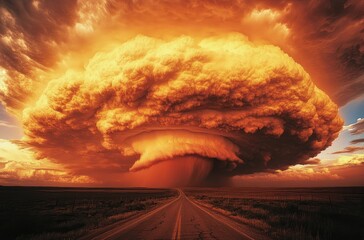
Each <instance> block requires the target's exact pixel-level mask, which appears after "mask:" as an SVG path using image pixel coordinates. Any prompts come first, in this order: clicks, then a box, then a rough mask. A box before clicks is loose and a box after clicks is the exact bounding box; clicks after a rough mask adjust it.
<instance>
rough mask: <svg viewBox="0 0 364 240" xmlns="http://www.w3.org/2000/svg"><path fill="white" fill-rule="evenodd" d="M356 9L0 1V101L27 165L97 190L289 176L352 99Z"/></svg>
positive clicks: (331, 134) (333, 129)
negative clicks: (17, 129)
mask: <svg viewBox="0 0 364 240" xmlns="http://www.w3.org/2000/svg"><path fill="white" fill-rule="evenodd" d="M362 6H363V4H362V2H361V1H344V2H343V3H336V1H333V2H331V1H312V2H310V3H300V2H296V1H292V2H286V1H275V2H274V3H272V1H257V2H249V1H221V2H216V1H194V0H190V1H175V2H174V3H173V4H172V3H170V2H165V1H121V2H120V1H112V0H109V1H107V0H105V1H100V2H98V3H97V4H94V3H92V4H91V3H89V2H86V1H78V2H76V1H69V2H68V1H67V2H66V1H62V2H50V1H27V2H25V1H3V2H1V3H0V12H1V14H0V18H1V21H2V25H1V27H0V35H1V39H0V44H1V48H0V59H1V64H0V100H1V102H2V104H3V105H4V106H5V107H6V109H7V111H8V112H11V113H13V114H14V115H15V116H17V118H18V119H19V120H20V121H21V122H22V124H23V128H24V134H25V136H24V138H23V139H22V141H23V143H26V144H28V145H29V146H31V147H32V149H33V151H34V152H35V153H36V155H37V158H40V159H44V158H46V159H49V160H51V161H53V162H54V163H56V164H60V165H62V166H64V167H65V168H66V169H68V171H69V172H70V173H72V174H74V175H80V176H90V177H92V179H96V180H97V181H103V182H105V183H111V182H119V183H123V182H124V183H125V182H127V181H131V180H130V179H134V180H135V181H139V183H140V182H142V183H143V184H146V183H145V179H152V178H155V177H150V178H148V177H147V175H148V174H150V176H156V175H158V173H161V172H163V174H164V175H165V176H168V177H165V178H168V179H169V178H171V177H173V175H178V174H173V173H176V172H178V170H179V169H184V171H185V172H187V174H185V176H189V177H188V178H187V179H185V176H182V175H181V178H183V179H182V180H181V181H173V184H184V183H186V182H190V181H191V179H192V182H198V181H199V180H202V179H204V178H208V179H220V178H224V177H226V176H227V177H229V176H234V175H241V174H247V173H254V172H261V171H272V170H275V169H281V170H283V169H287V168H288V167H289V166H292V165H295V164H298V163H300V164H304V163H306V162H307V161H308V162H309V161H310V160H309V159H311V158H312V157H314V156H316V155H317V154H318V153H320V152H321V151H322V150H323V149H325V148H327V147H328V146H330V145H331V143H332V141H333V140H334V139H335V138H336V137H337V135H338V132H339V131H340V130H341V128H342V120H341V119H340V117H339V116H338V109H337V105H336V104H335V103H334V101H336V103H338V104H339V105H344V104H346V103H347V102H348V101H350V100H352V99H354V98H356V97H358V96H360V95H361V94H362V93H363V91H362V90H361V89H363V87H364V85H363V81H362V76H363V73H364V69H363V67H362V66H363V64H362V63H363V49H362V48H363V41H362V39H363V31H362V23H363V12H362V11H363V9H364V8H363V7H362ZM348 26H350V27H348ZM338 66H340V67H338ZM316 85H318V86H319V87H320V88H322V89H324V90H325V91H326V92H327V94H326V93H324V92H323V91H321V90H320V89H319V88H318V87H316ZM329 96H330V97H331V98H332V99H334V101H332V100H331V99H330V97H329ZM181 163H185V164H186V165H188V166H196V167H186V166H183V164H181ZM158 168H159V169H160V170H159V171H156V169H158ZM153 169H154V170H153ZM170 176H171V177H170ZM141 178H143V179H144V180H143V181H141ZM161 178H163V177H161ZM134 180H133V181H134ZM151 181H152V180H151ZM163 181H167V180H163Z"/></svg>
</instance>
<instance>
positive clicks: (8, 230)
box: [0, 187, 176, 240]
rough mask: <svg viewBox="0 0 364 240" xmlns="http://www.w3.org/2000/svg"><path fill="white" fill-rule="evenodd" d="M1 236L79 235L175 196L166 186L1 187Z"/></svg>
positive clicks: (41, 236) (67, 236)
mask: <svg viewBox="0 0 364 240" xmlns="http://www.w3.org/2000/svg"><path fill="white" fill-rule="evenodd" d="M0 196H1V197H0V239H7V240H10V239H19V240H22V239H24V240H25V239H26V240H28V239H33V240H43V239H55V240H57V239H77V238H78V237H80V236H82V235H85V233H87V232H89V231H91V230H94V229H97V228H99V227H103V226H106V225H109V224H112V223H114V222H116V221H120V220H123V219H126V218H127V217H130V216H131V215H133V214H136V213H138V212H140V211H145V210H148V209H150V208H152V207H154V206H156V205H157V204H160V203H162V202H164V201H166V200H168V199H170V198H171V197H173V196H176V192H175V191H172V190H166V189H72V188H14V187H0Z"/></svg>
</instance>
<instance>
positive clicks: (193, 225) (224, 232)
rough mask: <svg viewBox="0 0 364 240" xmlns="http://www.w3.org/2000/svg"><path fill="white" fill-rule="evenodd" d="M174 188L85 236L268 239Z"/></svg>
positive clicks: (102, 239)
mask: <svg viewBox="0 0 364 240" xmlns="http://www.w3.org/2000/svg"><path fill="white" fill-rule="evenodd" d="M178 191H179V196H178V197H177V198H176V199H173V200H172V201H169V202H167V203H165V204H164V205H162V206H160V207H158V208H156V209H154V210H152V211H150V212H147V213H146V214H144V215H140V216H138V217H137V218H134V219H132V220H130V221H127V222H123V223H120V224H116V225H113V228H111V229H107V230H105V231H102V232H98V233H96V234H95V233H94V234H93V235H92V236H88V237H87V239H93V240H106V239H108V240H114V239H115V240H116V239H130V240H137V239H172V240H177V239H186V240H188V239H222V240H234V239H240V240H258V239H269V238H267V237H265V236H261V235H258V234H257V233H256V232H254V231H251V230H249V228H248V227H247V226H245V225H242V224H239V223H238V222H236V221H234V220H232V219H230V218H228V217H226V216H223V215H221V214H218V213H216V212H214V211H212V210H210V209H208V208H206V207H205V206H202V205H200V204H199V203H197V202H195V201H193V200H191V199H189V198H188V197H187V196H186V195H185V193H184V192H183V191H182V190H180V189H178Z"/></svg>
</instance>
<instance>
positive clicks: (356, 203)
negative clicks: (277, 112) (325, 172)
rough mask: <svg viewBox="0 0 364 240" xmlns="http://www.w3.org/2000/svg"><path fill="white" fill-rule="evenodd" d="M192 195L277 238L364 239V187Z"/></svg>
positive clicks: (216, 191)
mask: <svg viewBox="0 0 364 240" xmlns="http://www.w3.org/2000/svg"><path fill="white" fill-rule="evenodd" d="M185 192H186V194H187V195H188V196H190V197H192V198H194V199H195V200H197V201H199V202H200V203H202V204H204V205H206V206H209V207H212V208H214V209H215V210H216V211H219V212H221V213H223V214H226V215H230V216H231V217H233V218H235V219H236V220H238V221H240V222H242V223H245V224H247V225H249V226H252V227H254V228H256V229H258V230H260V231H263V232H265V233H266V234H267V235H268V236H270V237H271V238H273V239H292V240H293V239H294V240H304V239H307V240H311V239H312V240H326V239H350V240H355V239H364V188H363V187H360V188H359V187H358V188H215V189H211V188H210V189H209V188H199V189H196V188H193V189H192V188H191V189H185Z"/></svg>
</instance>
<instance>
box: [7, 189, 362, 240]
mask: <svg viewBox="0 0 364 240" xmlns="http://www.w3.org/2000/svg"><path fill="white" fill-rule="evenodd" d="M182 190H183V191H176V190H175V189H148V188H52V187H0V239H9V240H11V239H19V240H23V239H33V240H43V239H52V240H53V239H55V240H57V239H79V238H81V237H83V236H88V234H90V233H93V232H95V233H97V232H98V231H101V232H105V231H104V229H107V228H109V229H113V228H118V227H122V226H123V224H124V223H125V222H128V221H129V220H130V219H133V218H134V217H138V216H144V214H145V213H147V212H150V211H152V209H156V208H159V207H160V206H164V205H167V203H169V202H171V200H172V199H177V198H179V199H180V200H179V201H176V202H175V204H172V205H170V206H169V207H168V208H165V209H166V210H165V211H167V210H168V209H169V210H168V211H167V212H166V213H164V212H163V211H160V214H155V215H154V216H153V217H152V218H149V219H147V220H145V221H144V222H140V224H139V225H136V227H135V229H130V230H129V234H131V235H130V236H132V235H133V234H134V235H135V234H139V233H140V234H141V233H143V231H142V230H143V227H145V228H148V226H149V225H150V224H155V223H158V224H159V222H160V221H162V220H161V219H162V218H163V217H164V218H165V217H166V216H169V215H171V216H169V217H170V218H171V219H170V221H168V223H171V224H172V225H174V223H175V222H176V221H175V220H176V219H174V218H176V217H178V216H177V214H174V213H173V214H172V210H173V209H174V208H176V209H175V210H176V211H177V210H178V208H180V207H181V206H182V207H183V208H182V210H183V211H182V214H181V215H182V220H181V221H180V222H181V223H182V224H181V229H182V230H181V239H182V237H184V236H185V237H187V236H190V235H191V234H190V235H188V234H187V232H188V231H187V230H188V227H189V220H188V219H187V218H188V214H190V215H191V214H192V215H194V214H197V213H199V214H200V215H198V214H197V215H196V216H197V217H198V216H200V217H201V219H200V223H199V224H200V225H201V224H202V225H201V226H203V225H206V224H207V225H208V224H209V221H210V222H211V221H212V220H211V219H209V218H208V217H207V216H205V215H201V214H202V212H201V213H200V212H198V211H200V210H197V209H196V208H192V205H193V204H192V205H191V204H190V202H189V200H187V198H188V199H190V200H191V201H193V202H196V203H199V204H200V205H201V206H203V207H206V209H209V210H211V211H212V212H215V213H216V214H217V215H224V216H225V217H228V218H229V219H232V220H233V221H235V222H237V223H239V224H241V225H245V226H247V227H248V228H250V229H252V230H254V231H256V232H259V233H262V235H265V236H267V237H268V238H270V239H287V240H291V239H292V240H293V239H295V240H296V239H297V240H336V239H353V240H355V239H364V187H345V188H232V187H222V188H184V189H182ZM179 192H180V193H179ZM181 194H182V198H181ZM183 196H185V197H183ZM170 208H171V209H172V208H173V209H172V210H171V209H170ZM196 211H197V212H196ZM169 213H170V214H169ZM168 214H169V215H168ZM159 215H161V216H160V218H161V219H156V218H158V216H159ZM172 215H173V216H172ZM175 215H176V216H175ZM192 215H191V216H192ZM193 218H194V216H193ZM208 220H209V221H208ZM177 222H178V221H177ZM144 225H146V226H144ZM114 226H115V227H114ZM162 227H163V226H162V225H161V226H160V228H158V229H159V230H161V231H162V230H163V231H164V232H167V230H168V231H169V230H171V231H172V230H173V229H164V228H162ZM210 227H212V226H205V228H206V229H209V228H210ZM221 227H223V226H221ZM158 229H157V230H158ZM213 229H214V230H216V229H217V228H216V227H213ZM186 231H187V232H186ZM189 231H190V230H189ZM190 233H191V232H190ZM204 234H206V233H205V232H204ZM167 235H168V234H167ZM148 236H149V237H150V236H151V235H148ZM191 236H192V235H191ZM196 236H197V235H196ZM168 237H169V235H168V236H166V238H168ZM151 239H153V238H151ZM185 239H189V238H185ZM191 239H193V238H191ZM203 239H204V238H203ZM256 239H259V238H256Z"/></svg>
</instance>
